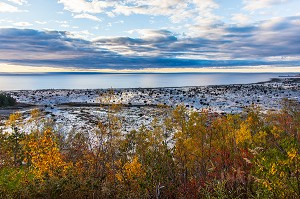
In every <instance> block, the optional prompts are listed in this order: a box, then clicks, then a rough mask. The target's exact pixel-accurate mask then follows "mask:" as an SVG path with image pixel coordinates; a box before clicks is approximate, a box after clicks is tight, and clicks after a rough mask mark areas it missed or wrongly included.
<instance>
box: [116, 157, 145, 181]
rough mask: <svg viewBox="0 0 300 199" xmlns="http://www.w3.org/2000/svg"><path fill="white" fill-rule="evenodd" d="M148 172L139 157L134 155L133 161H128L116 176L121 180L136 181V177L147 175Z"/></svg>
mask: <svg viewBox="0 0 300 199" xmlns="http://www.w3.org/2000/svg"><path fill="white" fill-rule="evenodd" d="M145 175H146V173H145V171H144V170H143V168H142V164H141V163H140V162H139V160H138V157H136V156H135V157H134V158H133V160H132V161H131V162H126V163H125V164H124V166H123V167H122V169H121V171H119V172H117V173H116V178H117V179H118V181H120V182H124V181H127V182H128V181H129V182H132V181H135V180H136V179H139V178H143V177H145Z"/></svg>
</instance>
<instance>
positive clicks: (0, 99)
mask: <svg viewBox="0 0 300 199" xmlns="http://www.w3.org/2000/svg"><path fill="white" fill-rule="evenodd" d="M15 104H16V99H15V98H13V97H11V96H9V95H7V94H3V93H0V107H7V106H13V105H15Z"/></svg>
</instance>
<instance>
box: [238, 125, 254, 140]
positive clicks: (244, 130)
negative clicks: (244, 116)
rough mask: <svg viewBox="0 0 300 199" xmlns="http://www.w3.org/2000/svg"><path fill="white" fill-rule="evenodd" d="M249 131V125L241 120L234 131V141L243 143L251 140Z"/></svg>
mask: <svg viewBox="0 0 300 199" xmlns="http://www.w3.org/2000/svg"><path fill="white" fill-rule="evenodd" d="M251 138H252V136H251V131H250V128H249V125H248V124H247V123H245V122H243V123H242V124H241V126H240V129H239V130H238V131H237V133H236V143H237V144H243V143H246V142H251Z"/></svg>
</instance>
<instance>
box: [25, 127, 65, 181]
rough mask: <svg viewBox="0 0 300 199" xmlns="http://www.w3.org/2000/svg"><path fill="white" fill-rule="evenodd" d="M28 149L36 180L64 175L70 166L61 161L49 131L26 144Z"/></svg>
mask: <svg viewBox="0 0 300 199" xmlns="http://www.w3.org/2000/svg"><path fill="white" fill-rule="evenodd" d="M28 148H29V156H30V158H31V159H30V160H31V169H32V172H33V174H34V175H35V177H37V178H40V179H42V178H43V177H44V176H45V175H48V176H49V177H53V176H55V175H64V174H65V172H66V170H67V169H68V168H69V167H70V164H68V163H66V162H65V161H64V160H63V157H62V155H61V153H60V151H59V148H58V146H57V143H56V142H55V140H54V135H53V133H52V132H51V131H50V130H46V131H45V132H44V134H43V135H42V136H41V137H39V138H34V137H33V138H32V139H31V140H30V141H29V143H28Z"/></svg>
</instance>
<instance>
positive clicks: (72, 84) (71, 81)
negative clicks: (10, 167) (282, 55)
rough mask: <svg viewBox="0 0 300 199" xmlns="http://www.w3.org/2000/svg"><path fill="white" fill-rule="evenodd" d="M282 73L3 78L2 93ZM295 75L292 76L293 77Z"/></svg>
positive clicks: (228, 80)
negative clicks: (3, 91) (4, 91)
mask: <svg viewBox="0 0 300 199" xmlns="http://www.w3.org/2000/svg"><path fill="white" fill-rule="evenodd" d="M280 75H288V74H286V73H285V74H279V73H171V74H161V73H159V74H157V73H146V74H145V73H131V74H116V73H113V74H112V73H43V74H0V90H31V89H96V88H139V87H141V88H153V87H181V86H204V85H225V84H247V83H256V82H261V81H267V80H270V79H271V78H276V77H278V76H280ZM290 75H293V74H290Z"/></svg>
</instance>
